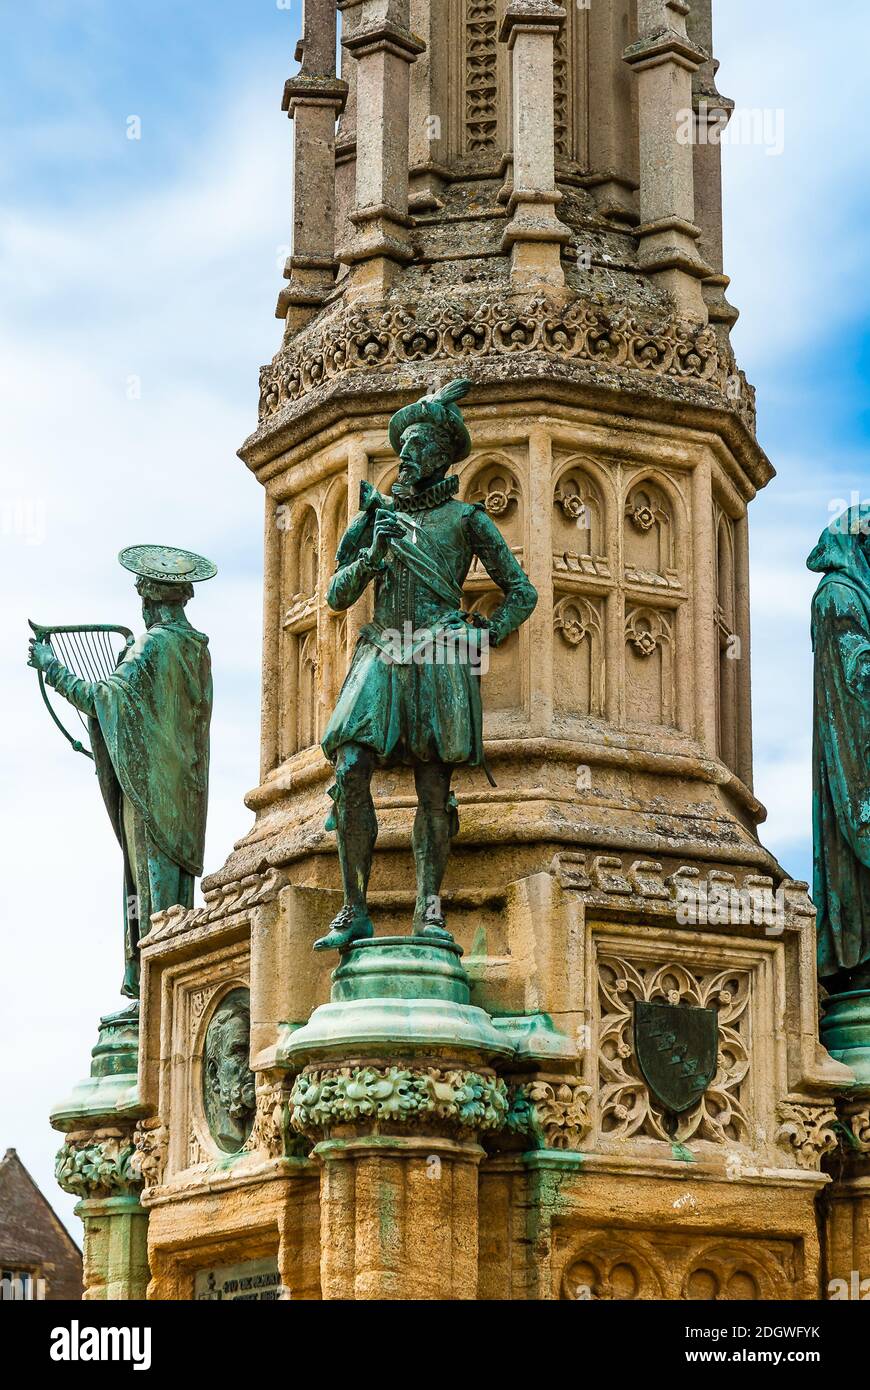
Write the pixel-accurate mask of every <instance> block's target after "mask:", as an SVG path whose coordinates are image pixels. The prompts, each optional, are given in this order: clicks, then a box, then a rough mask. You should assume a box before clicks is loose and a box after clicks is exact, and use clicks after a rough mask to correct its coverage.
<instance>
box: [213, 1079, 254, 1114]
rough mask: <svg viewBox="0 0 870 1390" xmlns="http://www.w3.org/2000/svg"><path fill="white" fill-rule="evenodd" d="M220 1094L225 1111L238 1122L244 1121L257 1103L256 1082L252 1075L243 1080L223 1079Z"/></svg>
mask: <svg viewBox="0 0 870 1390" xmlns="http://www.w3.org/2000/svg"><path fill="white" fill-rule="evenodd" d="M219 1094H220V1102H221V1107H222V1108H223V1110H224V1112H225V1113H226V1114H227V1115H229V1117H230V1119H231V1120H235V1121H236V1122H237V1123H238V1122H239V1121H244V1120H245V1119H246V1117H247V1116H248V1115H250V1113H251V1111H252V1110H253V1108H254V1105H255V1104H256V1096H255V1093H254V1082H253V1079H252V1078H250V1077H246V1078H245V1080H243V1081H235V1082H224V1081H222V1082H221V1084H220V1088H219Z"/></svg>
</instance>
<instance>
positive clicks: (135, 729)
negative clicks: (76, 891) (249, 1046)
mask: <svg viewBox="0 0 870 1390" xmlns="http://www.w3.org/2000/svg"><path fill="white" fill-rule="evenodd" d="M118 558H119V559H120V561H121V564H122V565H123V566H124V567H125V568H126V569H128V570H131V571H132V572H133V573H134V574H135V575H136V576H137V579H136V590H137V592H138V594H139V595H140V597H141V599H142V616H143V619H144V621H145V628H146V631H145V632H144V633H143V634H142V636H141V637H140V638H139V639H138V640H137V641H130V642H128V644H127V645H126V647H125V649H124V651H123V652H122V654H121V657H120V660H119V661H118V664H117V666H116V667H115V668H114V669H108V670H107V669H98V668H97V666H96V664H95V658H94V655H93V652H95V651H96V643H97V639H96V638H95V639H94V647H93V651H91V649H89V648H87V647H85V646H83V634H84V632H85V631H89V632H92V633H96V634H99V633H101V632H102V633H105V632H106V631H107V630H108V629H107V628H106V627H105V626H103V627H93V628H90V629H87V630H85V629H83V628H81V627H79V628H77V629H75V630H74V631H75V633H76V637H77V643H78V645H77V646H76V647H72V648H71V647H69V646H67V647H63V646H62V645H61V642H60V639H59V637H54V641H55V643H56V644H57V645H58V648H59V650H61V651H63V652H64V654H66V655H68V654H69V652H70V650H72V651H73V652H75V651H78V653H79V656H80V662H79V664H80V665H81V666H83V667H84V670H73V669H70V667H69V666H68V665H65V664H64V662H62V661H61V660H59V659H58V652H57V651H55V649H54V646H53V645H52V636H53V635H54V634H55V633H58V634H59V633H60V632H63V631H66V632H70V631H71V630H70V629H66V630H64V629H45V628H36V627H34V630H35V631H36V633H37V636H36V637H34V638H31V641H30V650H29V654H28V664H29V665H31V666H34V667H36V669H37V670H38V671H39V672H40V673H41V677H42V679H43V680H44V681H45V683H46V684H47V685H49V686H50V687H52V688H53V689H54V690H56V691H57V693H58V694H59V695H61V696H63V698H64V699H65V700H68V701H69V702H70V703H71V704H72V705H73V706H74V707H75V708H76V709H77V710H78V711H79V712H80V713H81V714H82V715H83V716H84V717H85V719H86V721H87V728H88V732H89V737H90V742H91V749H92V755H93V758H94V762H95V764H96V770H97V776H98V778H99V782H100V790H101V791H102V794H103V800H104V801H105V803H106V808H107V810H108V812H109V817H110V819H111V822H112V826H113V828H114V831H115V834H116V835H117V837H118V840H119V842H120V845H121V849H122V851H123V855H124V942H125V947H124V959H125V969H124V980H123V984H122V986H121V992H122V994H124V995H126V996H127V997H128V998H130V999H134V1000H137V999H138V997H139V937H140V934H144V933H145V932H147V930H148V923H149V919H150V917H151V914H152V913H154V912H160V911H162V910H163V909H165V908H168V907H172V906H173V905H175V904H176V903H180V904H181V905H182V906H183V907H192V906H193V883H194V878H195V877H196V876H197V875H199V874H201V873H202V865H203V849H204V843H205V821H206V809H207V801H208V761H209V725H210V723H211V707H212V682H211V658H210V657H209V651H208V638H207V637H206V636H205V634H204V633H202V632H197V630H196V629H195V628H194V627H192V626H191V624H190V623H189V622H188V620H187V617H186V616H185V612H184V607H185V604H186V603H187V602H188V600H189V599H191V598H192V597H193V585H194V583H197V582H198V581H200V580H204V579H211V578H212V576H213V575H214V574H216V573H217V571H216V568H215V566H214V565H213V564H212V563H211V562H210V561H209V560H204V559H203V558H202V557H201V556H199V555H192V554H190V553H189V552H188V551H185V550H175V549H172V548H170V547H167V546H131V547H129V548H128V549H127V550H123V551H122V552H121V554H120V556H119V557H118ZM113 630H114V631H118V632H121V633H123V632H126V629H113ZM46 636H48V638H49V640H45V637H46ZM131 636H132V635H131ZM70 640H72V639H70ZM94 675H96V676H97V679H93V678H89V677H93V676H94ZM64 732H66V730H64ZM67 736H68V737H70V736H69V735H68V734H67ZM71 741H73V743H74V746H75V742H76V741H74V740H71ZM81 751H87V750H84V749H82V750H81Z"/></svg>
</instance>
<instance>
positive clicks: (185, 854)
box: [90, 623, 212, 910]
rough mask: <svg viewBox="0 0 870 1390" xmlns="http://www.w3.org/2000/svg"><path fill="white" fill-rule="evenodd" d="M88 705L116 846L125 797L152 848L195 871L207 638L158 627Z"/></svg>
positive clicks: (202, 802) (202, 814)
mask: <svg viewBox="0 0 870 1390" xmlns="http://www.w3.org/2000/svg"><path fill="white" fill-rule="evenodd" d="M93 700H94V705H95V707H96V716H95V717H94V718H92V719H91V721H90V724H91V729H90V732H91V745H92V747H93V751H94V761H95V763H96V768H97V775H98V777H99V781H100V789H101V791H102V793H103V799H104V800H105V803H106V806H107V808H108V811H109V815H110V817H111V819H112V824H113V825H114V826H115V829H116V832H117V833H118V838H119V840H120V841H121V843H122V845H123V844H124V835H123V825H122V794H123V796H126V797H127V798H128V800H129V801H130V802H131V803H132V805H133V806H134V807H135V809H136V811H137V812H138V813H139V814H140V815H141V817H142V820H143V821H144V823H145V826H146V828H147V831H148V834H149V836H150V838H151V839H153V841H154V843H155V844H156V846H157V848H158V849H159V850H160V851H162V853H163V854H165V855H166V856H167V858H168V859H170V860H171V861H172V862H173V863H174V864H177V865H178V866H179V867H180V868H182V869H184V870H185V871H186V872H187V873H189V874H193V875H198V874H201V873H202V867H203V854H204V849H205V822H206V809H207V803H208V759H209V723H210V719H211V705H212V680H211V660H210V657H209V651H208V638H207V637H206V636H205V634H204V633H201V632H197V631H196V629H195V628H192V627H190V626H189V624H187V623H162V624H156V625H155V626H153V627H151V628H149V630H148V631H147V632H146V633H143V635H142V636H141V637H139V638H138V639H137V641H136V642H135V643H134V645H133V646H132V647H130V648H129V649H128V651H127V652H126V654H125V656H124V659H123V661H122V662H121V664H120V666H119V667H118V669H117V670H116V671H115V672H114V674H113V675H111V676H110V677H109V679H108V680H106V681H99V682H97V683H96V684H95V685H94V687H93ZM155 910H156V908H155Z"/></svg>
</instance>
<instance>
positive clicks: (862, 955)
mask: <svg viewBox="0 0 870 1390" xmlns="http://www.w3.org/2000/svg"><path fill="white" fill-rule="evenodd" d="M868 543H870V507H868V506H866V505H865V506H860V507H853V508H851V509H850V510H849V511H848V512H845V513H844V514H843V515H842V516H840V517H837V518H835V519H834V520H833V521H831V522H830V524H829V525H828V526H827V527H826V528H825V530H824V531H823V532H822V535H821V537H820V539H819V543H818V545H817V546H816V547H815V549H814V550H813V552H812V554H811V555H810V557H809V559H808V561H807V565H808V567H809V569H811V570H813V571H815V572H817V573H820V574H821V575H822V578H821V580H820V582H819V586H818V588H817V589H816V592H815V596H814V598H813V606H812V641H813V652H814V658H815V680H814V716H813V717H814V728H813V846H814V855H813V898H814V901H815V905H816V914H817V927H818V968H819V975H820V976H821V977H822V979H823V980H824V981H825V986H826V988H827V989H828V990H829V991H830V992H833V993H842V992H843V991H851V990H856V989H870V548H868Z"/></svg>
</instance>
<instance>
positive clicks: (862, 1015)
mask: <svg viewBox="0 0 870 1390" xmlns="http://www.w3.org/2000/svg"><path fill="white" fill-rule="evenodd" d="M820 1032H821V1038H822V1042H823V1043H824V1045H825V1047H826V1048H827V1049H828V1051H829V1052H830V1054H831V1056H832V1057H836V1059H837V1061H838V1062H843V1063H844V1064H845V1065H846V1066H847V1067H851V1069H852V1071H853V1072H854V1073H855V1080H856V1081H858V1082H859V1083H860V1084H861V1085H862V1086H868V1085H870V989H855V990H850V991H849V992H848V993H845V994H833V995H831V996H830V998H829V999H827V1000H826V1002H825V1006H824V1013H823V1015H822V1020H821V1027H820Z"/></svg>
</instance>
